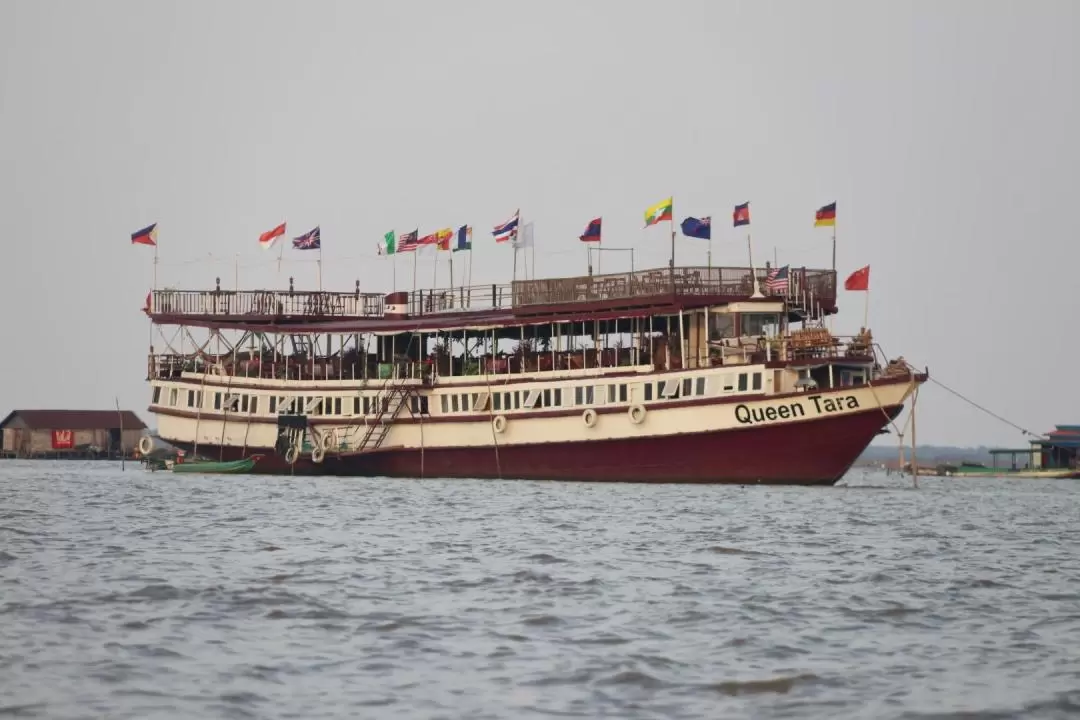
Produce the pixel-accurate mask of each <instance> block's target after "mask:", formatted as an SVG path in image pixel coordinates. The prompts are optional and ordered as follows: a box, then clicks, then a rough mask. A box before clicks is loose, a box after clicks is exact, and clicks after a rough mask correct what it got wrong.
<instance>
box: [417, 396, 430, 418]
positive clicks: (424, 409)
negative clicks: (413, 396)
mask: <svg viewBox="0 0 1080 720" xmlns="http://www.w3.org/2000/svg"><path fill="white" fill-rule="evenodd" d="M420 414H421V415H430V414H431V411H430V410H429V409H428V396H427V395H421V396H420Z"/></svg>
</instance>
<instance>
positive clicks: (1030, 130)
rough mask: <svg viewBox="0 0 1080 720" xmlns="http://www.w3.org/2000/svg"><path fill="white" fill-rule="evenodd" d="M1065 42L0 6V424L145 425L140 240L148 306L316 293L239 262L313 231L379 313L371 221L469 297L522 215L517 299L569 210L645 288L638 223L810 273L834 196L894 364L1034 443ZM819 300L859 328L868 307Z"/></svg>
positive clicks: (1003, 13)
mask: <svg viewBox="0 0 1080 720" xmlns="http://www.w3.org/2000/svg"><path fill="white" fill-rule="evenodd" d="M1078 46H1080V3H1076V2H1071V1H1069V0H1061V1H1060V2H1052V1H1049V0H1045V1H1041V2H1040V1H1033V2H1025V3H1021V2H1005V1H1004V0H1001V1H998V2H989V1H985V0H984V1H971V2H959V1H953V2H949V1H943V0H939V1H936V2H932V1H929V0H927V1H926V2H906V3H905V2H885V1H884V0H882V1H868V0H852V1H851V2H794V1H792V2H763V1H762V0H755V1H754V2H749V1H747V2H719V1H717V0H700V1H693V2H691V1H686V2H675V1H672V2H667V3H655V2H650V3H645V2H637V1H629V0H618V1H615V0H612V1H610V2H599V1H595V2H582V1H581V0H576V1H573V2H571V1H563V0H549V1H548V2H513V1H508V0H500V1H490V2H454V3H449V2H437V1H435V0H431V1H428V2H408V1H406V0H396V1H395V2H383V3H375V2H290V3H286V2H276V1H275V2H268V1H266V0H262V1H259V2H256V1H254V0H252V1H239V0H238V1H233V2H227V3H225V2H205V1H201V0H186V1H185V2H143V1H141V0H132V1H130V2H116V1H112V0H98V1H97V2H75V1H71V2H57V1H54V0H5V2H3V3H0V223H2V226H3V227H2V232H3V236H4V240H3V244H2V248H3V256H2V258H0V300H2V308H3V315H2V317H3V323H2V325H0V328H2V330H3V346H4V351H3V352H2V353H0V378H2V380H0V406H2V407H0V414H2V413H4V412H6V411H7V410H8V409H10V408H16V407H18V408H27V407H70V408H105V407H110V406H111V405H112V403H113V397H114V396H116V395H119V397H120V400H121V403H122V404H123V405H125V406H128V407H131V408H133V409H135V410H136V411H138V412H140V414H142V415H143V416H144V417H145V418H146V419H147V420H150V417H149V416H148V414H147V413H146V412H145V408H146V406H147V404H148V399H149V391H148V389H147V387H146V385H145V382H144V376H145V353H146V350H147V345H148V342H149V329H148V325H149V323H148V322H147V320H146V318H145V316H144V315H143V314H142V313H141V312H140V310H139V308H140V307H141V306H142V303H143V299H144V297H145V295H146V293H147V290H148V289H149V287H150V285H151V282H152V263H151V259H152V257H153V251H152V249H151V248H148V247H142V246H132V245H131V244H130V234H131V233H132V232H133V231H135V230H137V229H139V228H140V227H142V226H144V225H147V224H149V223H151V222H158V223H159V233H160V236H159V240H160V258H161V263H160V265H159V267H158V271H159V284H161V285H170V286H175V287H185V288H200V287H210V286H212V284H213V281H214V278H215V276H220V277H221V278H222V284H223V285H224V286H226V287H231V286H232V285H233V282H234V280H233V276H234V265H235V264H236V263H237V262H238V263H239V275H240V283H241V285H243V286H247V287H255V286H260V287H266V286H275V285H277V286H283V285H285V284H287V277H288V276H290V275H292V276H294V277H295V278H296V281H297V285H298V287H311V286H313V285H314V284H315V276H316V268H315V265H314V264H313V263H311V262H305V261H304V260H306V259H307V255H308V254H305V253H298V252H296V251H292V250H291V249H286V250H285V263H284V265H283V267H282V271H281V272H280V274H279V273H278V270H277V262H276V260H277V251H276V250H274V251H272V252H269V253H268V252H265V251H262V250H261V249H260V248H259V247H258V246H257V242H256V238H257V236H258V234H259V233H260V232H262V231H263V230H267V229H270V228H272V227H273V226H274V225H276V224H278V223H279V222H281V221H282V220H287V221H288V224H289V228H288V229H289V234H290V235H298V234H300V233H302V232H304V231H306V230H308V229H310V228H311V227H313V226H315V225H317V224H318V225H320V226H321V229H322V238H323V247H324V255H323V257H324V263H325V264H324V271H323V278H324V283H325V285H326V286H327V287H331V286H333V287H338V288H343V289H351V288H352V287H353V286H354V283H355V281H356V280H357V279H359V280H360V282H361V286H362V288H363V289H364V290H365V291H384V290H388V289H389V287H390V282H391V280H390V278H391V266H390V264H389V261H388V260H387V259H385V258H379V257H376V255H375V247H376V242H377V241H378V239H379V238H380V237H381V236H382V234H383V233H384V232H385V231H386V230H388V229H391V228H394V229H397V230H398V231H406V230H411V229H413V228H414V227H419V228H420V230H421V233H423V232H429V231H432V230H435V229H437V228H439V227H443V226H449V225H455V226H456V225H458V224H461V223H471V224H473V225H474V226H475V228H476V229H475V242H474V246H475V248H476V249H475V251H474V261H475V267H474V268H473V281H474V282H475V283H480V282H491V281H506V280H508V279H509V275H510V269H511V253H510V252H509V250H508V248H507V247H505V246H494V245H493V243H492V242H491V239H490V234H489V233H490V228H491V226H492V225H494V224H495V223H497V222H499V221H501V220H503V219H505V218H506V217H507V216H508V215H509V214H511V213H512V212H513V211H514V210H515V209H516V208H518V207H520V208H521V212H522V216H523V218H524V219H526V220H530V219H531V220H534V221H535V228H536V243H537V249H536V264H537V270H538V272H539V274H541V275H544V274H556V275H566V274H571V273H576V272H584V267H585V253H584V250H583V249H582V247H581V243H580V242H579V241H578V240H577V236H578V235H579V234H580V233H581V232H582V231H583V229H584V227H585V225H586V223H587V222H588V220H589V219H591V218H592V217H595V216H597V215H602V216H603V218H604V243H605V245H606V246H611V247H616V246H622V247H634V248H635V249H636V258H635V259H636V264H637V266H638V267H639V268H640V267H644V266H650V265H652V266H661V265H664V264H665V263H666V261H667V255H668V252H669V244H668V241H667V237H666V230H663V229H656V228H653V229H651V230H642V229H641V226H642V213H643V211H644V209H645V208H646V206H648V205H650V204H652V203H654V202H656V201H658V200H661V199H663V198H665V197H667V196H668V195H674V198H675V214H676V216H677V219H681V218H682V217H685V216H686V215H688V214H695V215H707V214H711V215H713V217H714V218H715V219H714V223H715V225H716V227H715V229H714V245H713V251H714V255H713V258H714V264H726V265H743V264H745V261H746V257H745V256H746V250H745V248H746V243H745V235H744V234H742V233H741V232H737V231H735V230H733V229H732V228H731V226H730V215H731V208H732V206H733V205H734V204H735V203H738V202H742V201H745V200H749V201H751V212H752V224H751V228H752V231H753V241H754V248H755V252H756V253H759V255H760V257H756V258H755V259H759V260H764V259H766V258H771V256H772V255H773V253H774V249H775V252H776V253H777V254H778V256H779V259H780V262H781V264H783V263H791V264H793V265H806V266H817V267H827V266H828V265H829V263H830V246H829V231H828V230H827V229H817V230H815V229H814V228H813V227H812V222H813V213H814V210H815V209H816V208H817V207H818V206H820V205H822V204H825V203H827V202H830V201H833V200H836V201H837V203H838V211H837V215H838V227H837V234H838V238H839V240H838V242H839V250H838V265H839V269H840V271H841V277H843V276H845V275H846V274H847V273H848V272H850V271H852V270H854V269H856V268H858V267H860V266H862V265H865V264H870V265H871V266H872V276H871V289H872V290H871V295H870V324H871V326H872V328H873V331H874V334H875V337H876V338H877V339H878V340H879V341H880V342H881V343H882V344H883V346H884V349H885V351H886V352H887V353H888V354H889V355H890V356H896V355H901V354H902V355H904V356H905V357H906V358H907V359H909V360H910V361H913V362H915V363H917V364H919V365H929V366H930V370H931V373H932V374H933V375H934V376H935V377H937V378H938V379H940V380H941V381H942V382H944V383H946V384H947V385H949V386H951V387H954V388H956V389H957V390H960V391H961V392H963V393H965V394H967V395H969V396H970V397H972V398H973V399H975V400H977V401H978V402H979V403H981V404H983V405H985V406H987V407H989V408H991V409H993V410H995V411H997V412H998V413H1000V414H1001V415H1003V416H1005V417H1007V418H1009V419H1011V420H1013V421H1015V422H1017V423H1019V424H1021V425H1023V426H1025V427H1029V428H1030V429H1032V430H1036V431H1045V430H1048V429H1049V428H1050V427H1051V426H1052V425H1053V424H1054V423H1068V422H1074V423H1080V408H1078V406H1077V399H1078V398H1080V392H1078V390H1077V388H1076V385H1075V368H1076V363H1077V356H1078V355H1077V353H1078V350H1080V340H1078V337H1077V326H1076V322H1075V319H1074V318H1075V314H1076V311H1077V307H1078V299H1077V298H1078V294H1077V293H1078V292H1080V290H1078V286H1077V283H1076V280H1075V278H1076V268H1077V266H1078V262H1080V250H1078V246H1080V242H1078V240H1080V237H1078V231H1077V222H1076V219H1075V218H1076V212H1075V208H1076V206H1077V204H1078V203H1080V180H1078V173H1080V151H1078V148H1080V141H1078V140H1077V132H1078V128H1080V112H1078V107H1080V105H1078V103H1080V78H1078V77H1077V75H1078V69H1080V51H1078V49H1077V48H1078ZM676 253H677V261H678V262H680V263H702V264H703V263H704V261H705V245H704V243H703V241H694V240H689V239H680V240H679V242H678V246H677V250H676ZM237 254H239V257H238V258H237ZM461 262H462V261H461V260H459V262H458V267H456V268H455V270H456V272H460V264H461ZM398 263H399V264H398V277H399V285H401V284H403V280H402V279H403V278H408V280H409V283H411V271H412V266H411V262H410V261H409V260H404V261H401V260H399V261H398ZM431 263H432V261H431V256H430V255H427V256H425V257H421V258H420V266H419V267H420V276H421V282H422V283H423V284H430V282H431V280H430V278H431V274H432V264H431ZM628 265H629V258H628V257H620V254H610V255H609V257H606V258H605V259H604V268H603V269H604V270H612V271H614V270H617V269H625V268H627V267H628ZM445 273H446V268H445V266H443V268H441V269H440V274H441V275H442V277H443V278H444V280H443V281H444V282H445ZM840 302H841V315H840V316H839V318H838V319H837V328H838V329H839V330H845V331H854V330H857V328H858V327H859V325H860V324H861V322H862V312H863V297H862V294H859V293H842V295H841V298H840ZM154 344H155V347H156V348H158V349H161V348H162V345H163V343H162V342H161V340H160V339H155V342H154ZM920 409H921V410H920V413H919V439H920V441H922V442H927V443H931V442H932V443H956V444H980V443H983V444H1000V443H1008V444H1015V443H1018V442H1020V441H1021V438H1020V436H1019V434H1018V433H1016V432H1015V431H1014V430H1012V429H1010V428H1009V427H1007V426H1005V425H1003V424H1002V423H1000V422H999V421H996V420H993V419H990V418H988V417H987V416H985V415H983V414H981V413H979V412H978V411H975V410H973V409H971V408H969V407H968V406H965V405H964V404H962V403H959V402H958V401H956V400H955V399H954V398H952V397H951V396H949V395H948V394H946V393H944V392H943V391H942V390H940V389H939V388H936V387H933V386H928V387H927V388H926V389H925V391H924V392H923V394H922V396H921V398H920ZM890 442H894V440H890Z"/></svg>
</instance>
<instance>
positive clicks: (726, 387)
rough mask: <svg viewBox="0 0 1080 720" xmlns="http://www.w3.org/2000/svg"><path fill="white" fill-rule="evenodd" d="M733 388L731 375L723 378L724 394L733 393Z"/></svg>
mask: <svg viewBox="0 0 1080 720" xmlns="http://www.w3.org/2000/svg"><path fill="white" fill-rule="evenodd" d="M734 390H735V386H734V385H733V384H732V382H731V375H725V376H724V392H726V393H729V392H734Z"/></svg>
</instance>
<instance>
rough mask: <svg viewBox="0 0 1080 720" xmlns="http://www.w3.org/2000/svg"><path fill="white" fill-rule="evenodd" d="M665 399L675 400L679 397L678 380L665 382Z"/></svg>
mask: <svg viewBox="0 0 1080 720" xmlns="http://www.w3.org/2000/svg"><path fill="white" fill-rule="evenodd" d="M663 397H665V398H677V397H679V381H678V380H665V381H664V392H663Z"/></svg>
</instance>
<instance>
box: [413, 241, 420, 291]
mask: <svg viewBox="0 0 1080 720" xmlns="http://www.w3.org/2000/svg"><path fill="white" fill-rule="evenodd" d="M419 253H420V248H419V247H418V248H416V249H414V250H413V256H412V291H413V295H414V296H415V295H416V256H417V255H418V254H419Z"/></svg>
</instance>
